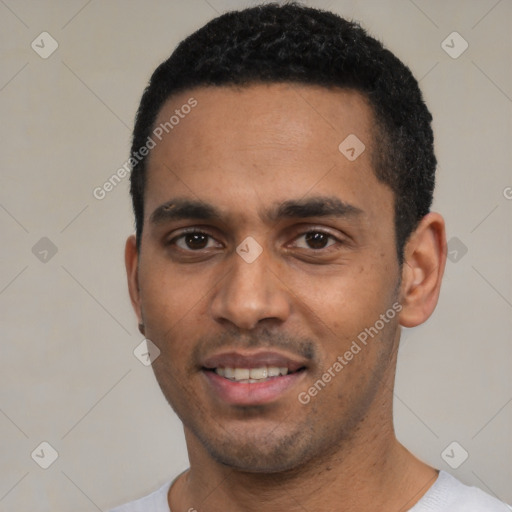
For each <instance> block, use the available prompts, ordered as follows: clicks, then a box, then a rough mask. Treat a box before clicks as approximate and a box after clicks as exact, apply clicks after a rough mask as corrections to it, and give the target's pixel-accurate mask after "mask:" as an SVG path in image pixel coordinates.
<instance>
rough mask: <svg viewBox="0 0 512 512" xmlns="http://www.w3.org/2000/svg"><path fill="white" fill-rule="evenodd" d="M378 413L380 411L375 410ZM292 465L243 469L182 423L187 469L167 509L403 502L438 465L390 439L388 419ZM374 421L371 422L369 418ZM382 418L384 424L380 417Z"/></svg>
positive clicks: (396, 505) (350, 509)
mask: <svg viewBox="0 0 512 512" xmlns="http://www.w3.org/2000/svg"><path fill="white" fill-rule="evenodd" d="M381 419H382V418H381ZM365 421H366V419H365V420H364V421H363V422H362V423H363V424H362V425H360V429H359V432H360V433H362V434H363V435H358V436H357V439H351V440H350V443H346V445H345V446H339V447H333V449H332V451H331V452H330V453H328V454H325V455H324V456H319V457H318V458H315V460H311V461H309V463H308V464H305V465H304V466H301V467H300V468H298V469H295V470H291V471H287V472H283V473H274V474H261V473H248V472H241V471H238V470H236V469H233V468H230V467H227V466H225V465H222V464H219V463H217V462H216V461H214V460H212V459H211V458H210V457H209V456H208V455H207V454H206V453H205V450H204V447H203V446H202V445H201V444H200V443H199V441H198V440H197V438H195V436H194V435H193V434H192V433H191V432H190V431H187V430H186V432H185V433H186V438H187V446H188V448H189V458H190V470H189V471H188V472H187V473H185V474H183V475H182V476H181V477H180V478H179V479H178V480H177V481H176V483H175V485H174V486H173V487H172V489H171V491H172V492H171V491H170V492H169V504H170V506H171V510H172V511H173V512H181V511H189V510H192V509H198V510H201V512H220V511H222V512H225V510H232V511H241V510H243V511H247V512H253V511H254V512H256V511H260V510H261V509H262V508H264V509H265V510H268V511H276V512H277V511H281V510H288V511H289V512H296V511H297V512H303V511H304V510H308V511H309V512H316V511H318V512H319V511H325V510H330V509H332V506H333V505H332V504H333V503H335V504H336V509H337V510H340V511H343V512H355V511H360V510H371V509H375V508H376V507H377V508H379V510H382V511H383V512H385V511H388V510H389V511H393V512H397V511H406V510H409V509H410V508H411V507H412V506H413V505H414V504H415V503H416V502H417V501H418V500H419V499H420V498H421V497H422V496H423V495H424V494H425V492H426V491H427V490H428V489H429V487H430V486H431V485H432V484H433V483H434V481H435V479H436V477H437V472H436V471H435V470H434V469H433V468H431V467H429V466H427V465H426V464H424V463H423V462H421V461H419V460H418V459H416V458H415V457H414V456H413V455H412V454H411V453H410V452H408V451H407V450H406V449H405V448H404V447H403V446H402V445H401V444H400V443H399V442H398V441H397V440H396V437H395V434H394V431H393V427H392V422H391V420H389V421H388V422H387V424H386V426H384V428H381V429H379V431H378V433H377V434H376V433H375V429H374V428H373V429H371V432H372V435H364V431H365V430H366V429H365V425H364V423H365ZM370 423H372V424H374V423H373V422H370ZM381 425H384V424H382V423H381Z"/></svg>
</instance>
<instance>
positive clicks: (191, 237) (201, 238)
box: [183, 233, 208, 249]
mask: <svg viewBox="0 0 512 512" xmlns="http://www.w3.org/2000/svg"><path fill="white" fill-rule="evenodd" d="M183 240H184V242H185V245H186V246H187V247H188V248H189V249H204V248H205V247H206V246H207V245H208V235H205V234H204V233H191V234H188V235H185V236H184V237H183Z"/></svg>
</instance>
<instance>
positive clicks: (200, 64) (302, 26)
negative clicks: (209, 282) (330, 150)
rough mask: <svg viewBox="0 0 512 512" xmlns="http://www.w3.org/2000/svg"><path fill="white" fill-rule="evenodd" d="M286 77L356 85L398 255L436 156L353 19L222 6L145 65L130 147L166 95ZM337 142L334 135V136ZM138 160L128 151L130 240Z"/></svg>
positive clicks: (398, 66) (391, 58)
mask: <svg viewBox="0 0 512 512" xmlns="http://www.w3.org/2000/svg"><path fill="white" fill-rule="evenodd" d="M257 83H296V84H304V85H317V86H324V87H327V88H333V87H338V88H343V89H350V90H355V91H358V92H359V93H361V94H362V95H363V96H364V97H365V98H366V100H367V101H368V102H369V104H370V105H371V107H372V109H373V114H374V117H375V121H376V126H375V128H374V147H373V151H372V163H373V166H374V172H375V174H376V176H377V178H378V179H379V180H380V181H381V182H383V183H385V184H387V185H388V186H389V187H390V188H391V189H392V191H393V193H394V198H395V204H394V211H395V235H396V236H395V238H396V248H397V254H398V260H399V262H400V264H401V263H402V262H403V248H404V245H405V243H406V241H407V239H408V238H409V236H410V234H411V233H412V232H413V231H414V229H415V228H416V227H417V225H418V223H419V221H420V220H421V218H422V217H423V216H425V215H426V214H427V213H428V212H429V210H430V206H431V203H432V196H433V191H434V184H435V168H436V158H435V155H434V149H433V144H434V137H433V133H432V128H431V121H432V116H431V114H430V112H429V110H428V109H427V107H426V105H425V103H424V101H423V97H422V94H421V91H420V89H419V86H418V82H417V81H416V79H415V78H414V77H413V75H412V73H411V71H410V70H409V68H408V67H407V66H406V65H405V64H403V63H402V62H401V61H400V60H399V59H398V58H397V57H395V55H393V54H392V53H391V52H390V51H389V50H387V49H386V48H384V46H383V45H382V44H381V43H380V42H379V41H377V40H376V39H374V38H373V37H371V36H369V35H368V34H367V32H366V31H365V30H364V29H363V28H361V27H360V25H359V24H357V23H355V22H352V21H348V20H346V19H344V18H342V17H340V16H338V15H336V14H334V13H332V12H328V11H323V10H319V9H316V8H311V7H306V6H303V5H300V4H297V3H296V2H290V3H287V4H285V5H278V4H276V3H271V4H264V5H259V6H256V7H251V8H247V9H244V10H239V11H231V12H227V13H225V14H223V15H221V16H219V17H217V18H215V19H213V20H212V21H210V22H209V23H207V24H206V25H205V26H203V27H202V28H200V29H199V30H197V31H196V32H194V33H193V34H192V35H190V36H189V37H187V38H186V39H184V40H183V41H182V42H181V43H180V44H179V45H178V46H177V48H176V49H175V51H174V52H173V53H172V55H171V56H170V57H169V58H168V59H167V60H166V61H165V62H163V63H162V64H160V66H158V68H157V69H156V70H155V71H154V73H153V75H152V76H151V79H150V82H149V84H148V86H147V87H146V89H145V91H144V94H143V96H142V99H141V102H140V106H139V109H138V111H137V116H136V120H135V127H134V132H133V141H132V155H133V154H134V153H136V152H137V151H138V150H139V149H140V148H141V147H143V146H144V145H145V144H146V143H147V140H148V137H149V136H150V135H151V133H152V130H153V129H154V124H155V121H156V118H157V116H158V114H159V112H160V110H161V108H162V106H163V104H164V103H165V102H166V100H168V99H169V97H170V96H171V95H174V94H177V93H180V92H183V91H185V90H187V89H192V88H195V87H201V86H204V87H210V86H230V85H232V86H245V85H252V84H257ZM340 142H341V141H340ZM146 160H147V157H145V158H141V159H140V160H139V159H137V160H135V159H133V158H131V159H130V161H131V162H132V174H131V189H130V192H131V195H132V201H133V209H134V213H135V222H136V238H137V246H138V248H139V249H140V239H141V235H142V228H143V217H144V188H145V182H146Z"/></svg>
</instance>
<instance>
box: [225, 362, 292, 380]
mask: <svg viewBox="0 0 512 512" xmlns="http://www.w3.org/2000/svg"><path fill="white" fill-rule="evenodd" d="M215 373H217V374H218V375H220V376H222V377H225V378H226V379H229V380H236V381H238V382H249V383H252V382H259V381H261V380H265V379H268V378H269V377H278V376H279V375H287V374H288V368H287V367H286V366H282V367H279V368H278V367H277V366H261V367H260V368H228V367H226V368H221V367H219V368H216V369H215Z"/></svg>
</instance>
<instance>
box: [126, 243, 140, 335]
mask: <svg viewBox="0 0 512 512" xmlns="http://www.w3.org/2000/svg"><path fill="white" fill-rule="evenodd" d="M124 261H125V266H126V277H127V280H128V291H129V293H130V300H131V303H132V306H133V309H134V311H135V314H136V315H137V319H138V322H139V331H140V332H141V333H142V334H144V333H143V332H142V330H141V326H142V329H143V328H144V324H143V322H142V309H141V303H140V290H139V277H138V263H139V254H138V251H137V242H136V239H135V235H131V236H130V237H128V239H127V240H126V246H125V251H124Z"/></svg>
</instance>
